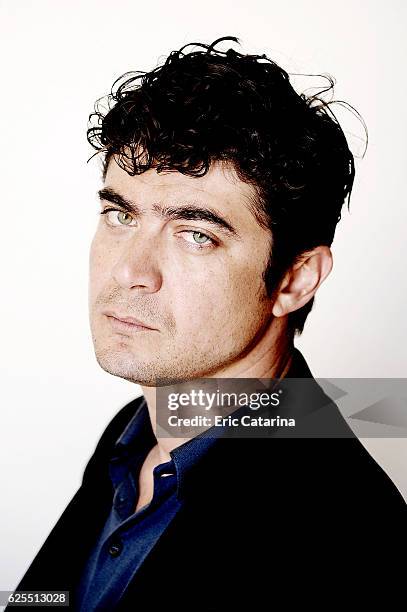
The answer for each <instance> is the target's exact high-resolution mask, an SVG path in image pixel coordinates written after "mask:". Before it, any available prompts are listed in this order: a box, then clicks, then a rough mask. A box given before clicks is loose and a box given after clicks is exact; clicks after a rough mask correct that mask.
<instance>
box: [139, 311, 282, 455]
mask: <svg viewBox="0 0 407 612" xmlns="http://www.w3.org/2000/svg"><path fill="white" fill-rule="evenodd" d="M284 318H285V317H284ZM282 319H283V317H281V318H277V319H274V321H273V324H272V325H271V326H270V327H269V328H268V330H267V331H266V333H265V334H264V335H263V337H262V338H261V339H260V340H259V341H258V342H257V344H256V345H255V346H254V347H253V348H251V349H250V348H249V349H248V351H247V353H246V354H245V355H244V356H241V357H240V358H239V360H237V361H235V362H233V363H232V364H229V365H227V366H225V367H222V368H220V369H219V370H217V371H216V372H215V373H213V372H212V373H211V374H210V375H207V376H205V378H275V379H280V380H281V379H282V378H284V377H285V376H286V374H287V372H288V370H289V368H290V365H291V361H292V353H293V349H294V343H293V340H292V338H290V337H287V334H286V327H285V321H284V320H282ZM200 378H203V377H202V376H200ZM189 382H190V381H187V382H186V389H188V386H187V385H188V383H189ZM181 387H182V385H181ZM177 389H180V385H179V384H177ZM142 390H143V395H144V397H145V400H146V402H147V406H148V412H149V415H150V420H151V426H152V428H153V431H154V432H155V433H156V390H157V388H156V387H145V386H143V387H142ZM188 440H190V438H157V447H156V449H155V450H156V453H157V455H158V457H159V458H160V461H162V462H166V461H169V460H170V458H171V457H170V454H169V453H170V451H171V450H173V449H174V448H176V447H177V446H180V445H181V444H184V443H185V442H187V441H188Z"/></svg>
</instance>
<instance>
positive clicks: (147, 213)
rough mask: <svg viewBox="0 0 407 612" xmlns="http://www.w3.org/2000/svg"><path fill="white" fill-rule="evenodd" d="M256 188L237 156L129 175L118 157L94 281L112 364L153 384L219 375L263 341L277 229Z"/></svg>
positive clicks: (99, 354) (104, 194) (93, 307)
mask: <svg viewBox="0 0 407 612" xmlns="http://www.w3.org/2000/svg"><path fill="white" fill-rule="evenodd" d="M253 195H254V193H253V190H252V187H251V186H250V185H248V184H246V183H243V182H241V181H240V180H239V179H238V178H237V176H236V175H235V173H234V171H233V169H232V168H231V166H227V167H226V166H221V165H220V164H214V165H212V166H211V168H210V170H209V172H208V173H207V174H206V175H205V176H203V177H199V178H194V177H190V176H185V175H182V174H181V173H179V172H169V173H166V174H157V172H156V170H155V169H151V170H149V171H147V172H145V173H144V174H141V175H137V176H133V177H131V176H129V175H128V174H127V173H126V172H125V171H124V170H122V169H121V168H120V167H119V166H118V165H117V163H116V162H115V160H114V159H112V160H111V161H110V163H109V167H108V171H107V175H106V179H105V185H104V189H103V190H101V211H102V210H104V209H107V208H114V209H115V210H114V211H110V212H108V213H107V214H105V215H101V217H100V219H99V223H98V227H97V230H96V233H95V236H94V239H93V241H92V245H91V250H90V284H89V316H90V326H91V332H92V338H93V343H94V348H95V353H96V358H97V360H98V363H99V365H100V366H101V367H102V368H103V369H104V370H106V371H107V372H109V373H111V374H113V375H115V376H120V377H122V378H125V379H127V380H130V381H132V382H135V383H138V384H141V385H146V386H157V384H159V380H158V381H157V379H166V380H167V381H168V380H191V379H194V378H199V377H205V376H215V375H216V374H217V373H219V372H221V371H222V369H224V368H225V367H227V366H228V365H230V364H233V363H235V362H236V361H238V360H239V359H241V358H242V356H243V355H244V354H245V353H246V352H247V351H248V349H250V347H251V346H252V344H253V343H256V342H257V338H258V335H259V334H261V332H263V331H264V330H265V328H266V327H268V325H269V323H270V321H271V319H272V314H271V309H272V302H271V301H270V299H269V298H267V296H266V290H265V286H264V282H263V279H262V272H263V270H264V268H265V266H266V263H267V260H268V257H269V253H270V248H271V236H270V233H269V232H268V231H266V230H265V229H263V228H262V227H260V226H259V224H258V223H257V221H256V219H255V218H254V216H253V214H252V212H251V211H250V208H249V198H250V197H253ZM123 200H126V201H127V203H132V204H133V205H134V206H136V207H137V212H136V213H130V212H126V211H125V209H124V208H123V206H122V204H123V202H122V201H123ZM197 208H199V209H200V211H201V209H205V210H206V211H210V212H209V213H208V214H205V213H204V214H202V211H201V212H197V210H196V209H197ZM181 209H182V210H181ZM210 213H212V216H211V215H210ZM222 220H223V221H224V224H223V225H220V224H219V223H221V222H222ZM106 312H110V313H115V314H117V315H118V316H122V317H126V316H127V317H134V318H135V319H137V320H138V321H141V322H142V323H144V324H145V325H146V326H148V327H150V328H153V329H145V328H144V329H140V328H137V327H134V326H133V327H130V326H127V327H126V326H125V325H120V323H117V321H115V319H113V318H112V317H111V316H108V315H106V314H105V313H106Z"/></svg>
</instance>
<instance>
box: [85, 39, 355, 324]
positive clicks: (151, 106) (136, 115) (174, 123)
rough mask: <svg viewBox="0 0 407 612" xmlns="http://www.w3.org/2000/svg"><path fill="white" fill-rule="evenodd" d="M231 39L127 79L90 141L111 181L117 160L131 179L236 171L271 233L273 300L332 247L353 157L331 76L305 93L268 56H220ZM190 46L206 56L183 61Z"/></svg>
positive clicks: (267, 277)
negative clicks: (224, 167) (307, 258)
mask: <svg viewBox="0 0 407 612" xmlns="http://www.w3.org/2000/svg"><path fill="white" fill-rule="evenodd" d="M225 40H230V41H234V42H237V43H240V41H239V39H238V38H236V37H234V36H224V37H222V38H218V39H217V40H215V41H214V42H213V43H212V44H210V45H206V44H203V43H189V44H188V45H184V46H183V47H181V49H179V50H178V51H172V52H171V53H170V54H169V55H168V57H167V58H166V60H165V62H164V63H163V64H162V65H159V66H157V67H156V68H155V69H153V70H151V71H150V72H144V71H135V72H128V73H125V74H124V75H123V76H121V77H120V78H119V79H117V80H116V81H115V82H114V84H113V86H112V89H111V93H110V94H109V95H108V96H107V98H106V97H104V98H101V99H100V100H98V101H97V102H96V104H95V110H94V113H92V114H91V115H90V117H89V127H88V132H87V136H88V141H89V143H90V144H91V145H92V146H93V147H94V148H95V149H96V150H97V152H102V153H104V166H103V168H104V170H103V174H104V177H105V175H106V171H107V166H108V164H109V161H110V159H111V157H112V156H113V155H115V159H116V160H117V161H118V163H119V165H120V166H121V167H122V168H123V169H124V170H125V171H126V172H128V174H129V175H131V176H134V175H136V174H141V173H143V172H145V171H146V170H149V169H150V168H156V171H157V172H165V171H174V170H176V171H178V172H181V173H183V174H185V175H189V176H195V177H200V176H203V175H204V174H206V173H207V172H208V170H209V167H210V165H211V163H212V162H215V161H221V160H224V161H226V162H229V163H231V164H232V166H233V167H234V169H235V172H236V174H237V176H238V177H239V178H240V179H241V180H242V181H245V182H247V183H250V184H251V185H252V187H253V188H254V193H255V194H256V197H255V200H253V202H252V207H251V208H252V212H253V214H254V215H255V217H256V219H257V221H258V223H259V224H260V225H261V226H263V227H265V228H268V229H269V230H270V231H271V235H272V252H271V253H270V258H269V261H268V264H267V266H266V268H265V270H264V272H263V279H264V282H265V286H266V290H267V295H268V296H269V297H272V296H273V295H275V292H277V291H278V288H279V285H280V284H281V281H282V280H283V278H284V276H285V274H286V272H287V271H288V270H289V269H290V267H291V266H292V265H293V264H294V263H296V262H297V261H298V260H299V259H300V258H301V255H303V254H304V253H306V252H307V251H308V250H311V249H312V248H314V247H316V246H318V245H328V246H330V245H331V244H332V241H333V238H334V234H335V229H336V225H337V223H338V221H339V220H340V218H341V209H342V205H343V203H344V201H345V199H346V197H348V208H349V203H350V194H351V191H352V186H353V181H354V176H355V166H354V157H353V155H352V153H351V151H350V149H349V147H348V144H347V141H346V138H345V135H344V133H343V131H342V129H341V127H340V125H339V122H338V121H337V119H336V117H335V115H334V114H333V113H332V111H331V109H330V108H329V105H330V104H332V101H330V102H325V101H324V100H323V99H321V98H320V97H319V96H320V95H321V94H322V93H325V92H327V91H329V90H331V89H333V86H334V81H333V79H332V77H330V76H329V75H328V76H327V75H321V76H324V78H326V79H327V80H328V81H329V86H328V87H327V88H326V89H324V90H322V91H319V92H318V94H315V95H313V96H306V95H305V94H298V93H297V92H296V91H295V90H294V88H293V86H292V85H291V83H290V77H289V74H288V73H287V72H286V71H285V70H283V69H282V68H281V67H280V66H278V65H277V64H276V63H275V62H273V61H272V60H271V59H269V58H268V57H267V56H266V55H265V54H263V55H249V54H242V53H239V52H237V51H235V50H234V49H232V48H230V49H229V50H228V51H220V50H216V49H215V47H216V45H218V44H219V43H220V42H221V41H225ZM191 45H192V46H194V47H201V49H198V50H194V51H191V52H189V53H184V49H185V48H186V47H189V46H191ZM106 100H107V108H104V103H105V101H106ZM345 104H347V103H345ZM348 106H350V105H348ZM351 108H353V107H351ZM356 112H357V111H356ZM357 115H358V116H359V117H360V115H359V113H357ZM362 122H363V120H362ZM363 125H365V124H364V122H363ZM365 129H366V126H365ZM366 135H367V130H366ZM95 155H96V153H95ZM92 157H93V156H92ZM313 303H314V298H312V299H311V300H309V302H308V303H307V304H305V305H304V306H303V307H302V308H300V309H298V310H296V311H294V312H290V313H289V314H288V330H289V332H291V333H292V335H294V334H301V333H302V331H303V328H304V323H305V320H306V318H307V316H308V314H309V312H310V311H311V309H312V306H313Z"/></svg>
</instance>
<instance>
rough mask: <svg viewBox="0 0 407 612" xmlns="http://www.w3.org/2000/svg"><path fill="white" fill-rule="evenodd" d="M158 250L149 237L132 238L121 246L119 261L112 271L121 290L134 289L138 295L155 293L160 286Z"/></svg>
mask: <svg viewBox="0 0 407 612" xmlns="http://www.w3.org/2000/svg"><path fill="white" fill-rule="evenodd" d="M158 261H159V249H158V247H157V243H156V241H155V240H154V239H153V238H152V237H151V236H150V237H149V236H146V235H145V236H140V235H137V237H133V239H130V240H128V241H127V242H126V243H125V244H122V245H121V251H120V256H119V259H118V260H117V262H116V264H115V265H114V267H113V269H112V276H113V278H114V279H115V281H116V283H118V284H119V285H120V286H121V287H122V288H123V289H135V290H136V291H137V292H138V293H155V292H156V291H158V290H159V289H160V287H161V285H162V274H161V271H160V268H159V265H158Z"/></svg>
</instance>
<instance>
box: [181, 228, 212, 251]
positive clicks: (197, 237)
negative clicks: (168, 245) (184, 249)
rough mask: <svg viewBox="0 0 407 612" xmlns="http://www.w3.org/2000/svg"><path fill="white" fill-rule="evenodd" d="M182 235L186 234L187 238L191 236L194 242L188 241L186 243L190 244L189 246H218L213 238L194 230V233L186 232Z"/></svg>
mask: <svg viewBox="0 0 407 612" xmlns="http://www.w3.org/2000/svg"><path fill="white" fill-rule="evenodd" d="M181 234H186V235H187V236H190V237H191V238H192V240H186V242H188V244H191V245H195V246H198V247H203V246H206V245H208V246H213V245H215V244H216V243H215V240H213V238H211V237H210V236H207V235H206V234H204V233H203V232H198V231H196V230H192V231H191V230H186V231H184V232H181Z"/></svg>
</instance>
